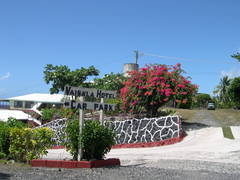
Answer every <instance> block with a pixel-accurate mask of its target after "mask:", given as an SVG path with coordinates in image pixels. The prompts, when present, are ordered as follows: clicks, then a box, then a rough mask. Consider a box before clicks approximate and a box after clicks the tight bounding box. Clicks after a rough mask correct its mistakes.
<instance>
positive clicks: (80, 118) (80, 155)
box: [78, 97, 84, 161]
mask: <svg viewBox="0 0 240 180" xmlns="http://www.w3.org/2000/svg"><path fill="white" fill-rule="evenodd" d="M83 101H84V98H83V97H80V102H83ZM83 125H84V111H83V109H79V137H81V134H82V129H83ZM82 156H83V153H82V148H81V144H80V143H79V145H78V160H79V161H81V159H82Z"/></svg>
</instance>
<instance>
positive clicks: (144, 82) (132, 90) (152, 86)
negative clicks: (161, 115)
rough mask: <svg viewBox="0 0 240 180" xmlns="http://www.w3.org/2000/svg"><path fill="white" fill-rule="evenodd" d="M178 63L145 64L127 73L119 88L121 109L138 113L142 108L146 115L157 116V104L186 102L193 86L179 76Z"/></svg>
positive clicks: (192, 90)
mask: <svg viewBox="0 0 240 180" xmlns="http://www.w3.org/2000/svg"><path fill="white" fill-rule="evenodd" d="M182 73H183V70H182V69H181V65H180V64H177V65H175V66H167V65H147V66H146V67H145V68H142V69H140V70H139V71H132V72H130V73H129V74H130V77H129V78H128V79H127V81H126V82H125V83H124V85H125V86H124V87H123V88H122V89H121V97H122V100H123V110H125V111H130V112H131V111H132V112H136V113H139V112H141V111H142V110H145V111H146V112H147V114H148V115H149V116H157V113H158V109H159V107H161V106H163V105H164V104H166V103H167V102H169V101H170V100H174V101H175V102H176V103H184V104H185V103H187V101H188V99H189V98H190V97H192V96H193V95H194V94H195V93H196V91H197V86H196V85H193V84H191V81H189V80H188V79H187V78H185V77H183V76H182Z"/></svg>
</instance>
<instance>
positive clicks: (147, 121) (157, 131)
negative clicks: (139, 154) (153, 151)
mask: <svg viewBox="0 0 240 180" xmlns="http://www.w3.org/2000/svg"><path fill="white" fill-rule="evenodd" d="M66 122H67V119H58V120H54V121H51V122H49V123H47V124H44V125H43V126H40V127H49V128H50V129H52V130H53V131H54V132H55V137H54V139H53V140H54V141H55V144H56V145H61V141H62V139H61V135H62V133H64V129H65V127H66ZM105 125H107V126H109V128H111V129H113V130H114V131H115V133H116V135H117V138H116V144H132V143H142V142H156V141H161V140H166V139H170V138H175V137H179V133H180V130H181V120H180V117H179V116H166V117H160V118H144V119H129V120H125V121H110V122H105ZM40 127H39V128H40Z"/></svg>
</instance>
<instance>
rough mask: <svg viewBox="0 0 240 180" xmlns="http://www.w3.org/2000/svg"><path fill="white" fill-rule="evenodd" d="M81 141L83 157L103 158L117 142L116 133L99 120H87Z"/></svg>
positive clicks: (88, 158)
mask: <svg viewBox="0 0 240 180" xmlns="http://www.w3.org/2000/svg"><path fill="white" fill-rule="evenodd" d="M80 141H81V146H82V149H83V159H87V160H90V159H103V158H104V156H105V154H107V153H108V152H109V151H110V150H111V147H112V145H114V144H115V134H114V133H113V131H112V130H110V129H109V128H108V127H106V126H103V125H101V124H100V122H99V121H86V122H85V125H84V128H83V132H82V135H81V137H80Z"/></svg>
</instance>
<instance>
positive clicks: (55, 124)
mask: <svg viewBox="0 0 240 180" xmlns="http://www.w3.org/2000/svg"><path fill="white" fill-rule="evenodd" d="M66 125H67V119H57V120H54V121H51V122H49V123H46V124H44V125H42V126H39V127H37V128H41V127H48V128H50V129H51V130H53V131H54V134H55V137H54V138H53V141H54V142H55V145H57V146H59V145H61V142H62V138H61V135H62V133H63V132H64V130H65V128H66Z"/></svg>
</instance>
